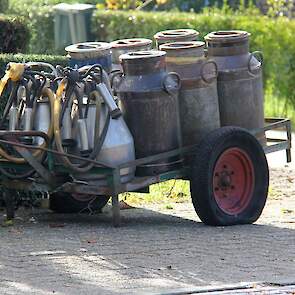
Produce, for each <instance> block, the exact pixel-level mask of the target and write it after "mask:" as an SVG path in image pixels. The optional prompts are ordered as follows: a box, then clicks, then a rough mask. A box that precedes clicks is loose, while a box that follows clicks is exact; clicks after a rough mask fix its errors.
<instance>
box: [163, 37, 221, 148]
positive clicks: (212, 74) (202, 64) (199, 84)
mask: <svg viewBox="0 0 295 295" xmlns="http://www.w3.org/2000/svg"><path fill="white" fill-rule="evenodd" d="M204 46H205V43H204V42H200V41H191V42H175V43H167V44H164V45H161V46H160V49H161V50H164V51H166V53H167V56H166V64H167V70H168V71H173V72H177V73H178V74H179V76H180V79H181V89H180V93H179V105H180V107H179V109H180V122H181V131H182V141H183V145H184V146H189V145H193V144H197V143H198V142H200V139H201V138H202V137H203V136H204V135H206V134H208V132H210V131H212V130H214V129H217V128H219V127H220V118H219V106H218V95H217V79H216V78H217V66H216V63H215V62H214V61H210V60H207V59H206V58H205V57H204Z"/></svg>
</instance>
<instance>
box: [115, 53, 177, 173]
mask: <svg viewBox="0 0 295 295" xmlns="http://www.w3.org/2000/svg"><path fill="white" fill-rule="evenodd" d="M165 55H166V53H165V52H162V51H140V52H131V53H126V54H124V55H121V57H120V58H121V62H122V67H123V76H122V78H121V81H120V82H119V83H118V85H117V86H116V88H117V89H116V92H117V94H118V97H119V99H120V103H121V109H122V112H123V115H124V118H125V120H126V123H127V125H128V127H129V129H130V131H131V133H132V135H133V138H134V144H135V154H136V158H143V157H147V156H152V155H155V154H159V153H163V152H167V151H171V150H174V149H177V148H178V147H179V146H180V145H181V138H180V137H181V134H180V133H181V132H180V123H179V113H178V90H179V88H180V79H179V76H178V75H177V74H176V73H167V72H166V63H165ZM180 162H181V160H180V159H178V158H177V157H172V158H169V159H166V160H162V161H155V163H152V164H149V165H141V166H138V167H137V171H136V173H137V174H138V175H139V174H140V175H154V174H159V173H162V172H165V171H168V170H171V169H172V168H173V167H175V166H178V165H179V163H180Z"/></svg>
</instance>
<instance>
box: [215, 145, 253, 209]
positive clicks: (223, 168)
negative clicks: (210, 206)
mask: <svg viewBox="0 0 295 295" xmlns="http://www.w3.org/2000/svg"><path fill="white" fill-rule="evenodd" d="M253 189H254V167H253V164H252V162H251V159H250V158H249V156H248V155H247V153H246V152H245V151H243V150H242V149H240V148H230V149H228V150H225V151H224V152H223V153H222V154H221V155H220V156H219V158H218V159H217V161H216V164H215V168H214V172H213V194H214V198H215V201H216V203H217V205H218V206H219V208H220V209H221V210H223V211H224V212H225V213H227V214H229V215H237V214H239V213H241V212H243V210H245V208H246V207H247V206H248V204H249V202H250V200H251V198H252V194H253Z"/></svg>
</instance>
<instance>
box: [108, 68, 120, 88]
mask: <svg viewBox="0 0 295 295" xmlns="http://www.w3.org/2000/svg"><path fill="white" fill-rule="evenodd" d="M118 76H120V78H122V76H123V72H121V71H120V70H115V71H112V72H111V73H110V84H111V88H113V86H114V80H115V78H116V77H118ZM120 80H121V79H120Z"/></svg>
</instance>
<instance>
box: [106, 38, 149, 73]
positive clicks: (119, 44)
mask: <svg viewBox="0 0 295 295" xmlns="http://www.w3.org/2000/svg"><path fill="white" fill-rule="evenodd" d="M152 43H153V41H152V40H150V39H144V38H132V39H122V40H116V41H113V42H111V43H110V44H111V46H112V63H113V70H117V69H118V70H121V69H122V67H121V65H120V59H119V56H120V55H121V54H124V53H128V52H136V51H145V50H150V49H151V48H152Z"/></svg>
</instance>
